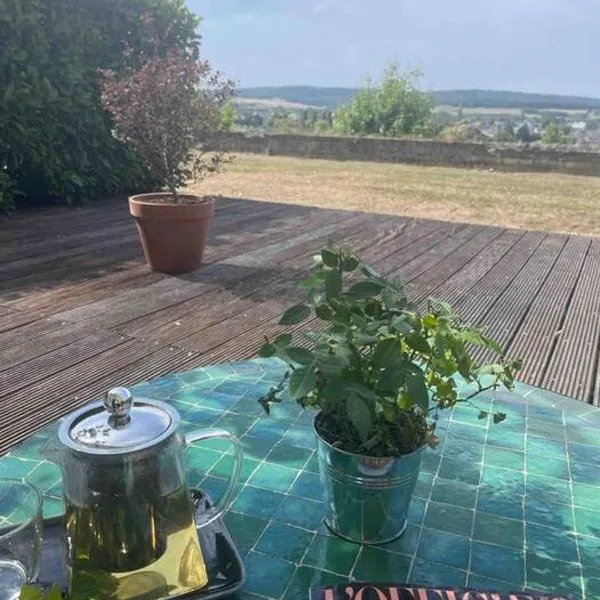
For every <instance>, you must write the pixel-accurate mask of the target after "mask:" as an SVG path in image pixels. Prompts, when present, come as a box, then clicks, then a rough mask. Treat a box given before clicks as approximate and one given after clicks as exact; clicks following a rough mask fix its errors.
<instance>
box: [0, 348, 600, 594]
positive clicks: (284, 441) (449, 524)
mask: <svg viewBox="0 0 600 600" xmlns="http://www.w3.org/2000/svg"><path fill="white" fill-rule="evenodd" d="M282 372H283V365H282V364H281V363H279V362H277V361H274V360H256V361H248V362H242V363H234V364H227V365H220V366H215V367H210V368H203V369H198V370H195V371H190V372H186V373H179V374H175V375H170V376H167V377H162V378H158V379H155V380H153V381H151V382H145V383H142V384H139V385H137V386H135V387H134V388H133V390H134V394H136V395H138V396H145V397H150V398H154V399H159V400H163V401H166V402H169V403H171V404H172V405H173V406H174V407H175V408H177V410H179V412H180V413H181V416H182V422H183V427H184V429H185V430H186V431H189V430H192V429H197V428H202V427H212V426H215V427H220V428H224V429H227V430H229V431H231V432H234V433H235V434H236V435H237V436H239V438H240V439H241V442H242V445H243V448H244V452H245V458H244V466H243V470H242V481H243V483H242V486H241V487H240V490H239V495H238V497H237V499H236V501H235V502H234V504H233V506H232V508H231V510H230V511H229V512H228V514H227V515H226V518H225V521H226V523H227V526H228V527H229V530H230V531H231V533H232V534H233V536H234V538H235V540H236V543H237V546H238V548H239V550H240V553H241V554H242V556H243V557H244V561H245V564H246V567H247V573H248V580H247V583H246V585H245V588H244V590H243V592H242V593H240V594H238V596H240V597H242V596H243V597H244V598H255V599H256V598H259V597H262V598H271V599H274V600H279V599H283V600H296V599H303V600H305V599H306V598H307V597H308V596H307V590H308V588H309V586H311V585H320V584H324V583H338V582H344V581H347V580H348V579H350V578H351V579H356V580H370V581H394V582H404V581H406V582H411V583H420V584H424V585H427V584H431V585H447V586H469V587H474V588H481V589H494V590H498V591H510V590H512V591H515V590H520V589H526V588H528V589H534V590H540V591H554V592H559V593H560V592H562V593H568V592H571V593H574V594H575V595H576V597H579V598H582V599H585V600H592V599H594V598H600V435H599V433H598V430H599V428H600V410H597V409H594V408H592V407H590V406H588V405H586V404H583V403H580V402H577V401H574V400H570V399H567V398H564V397H561V396H557V395H556V394H553V393H551V392H545V391H543V390H539V389H536V388H531V387H528V386H525V385H520V384H519V385H518V386H517V389H516V391H515V393H506V392H504V393H497V394H496V395H494V396H492V395H488V396H485V397H484V398H483V399H482V400H480V402H479V404H480V405H481V408H483V409H488V410H501V411H503V412H505V413H506V414H507V420H506V421H505V422H503V423H501V424H498V425H494V424H493V423H491V422H488V421H480V420H479V419H478V413H477V411H476V410H474V409H471V408H469V407H466V406H461V407H459V408H456V409H455V410H454V411H453V412H452V414H449V415H447V416H446V417H445V418H444V419H443V420H442V421H441V422H440V425H439V430H438V431H439V432H440V434H441V436H442V443H441V444H440V446H439V447H438V448H437V449H436V450H435V451H434V450H427V451H426V454H425V456H424V461H423V466H422V472H421V475H420V478H419V481H418V484H417V488H416V491H415V497H414V499H413V501H412V504H411V507H410V515H409V526H408V529H407V531H406V533H405V534H404V535H403V536H402V537H401V538H400V539H399V540H397V541H395V542H393V543H391V544H388V545H386V546H383V547H366V546H363V547H361V546H358V545H354V544H351V543H349V542H346V541H343V540H341V539H338V538H336V537H333V536H332V535H330V534H329V533H328V530H327V529H326V528H325V526H324V525H323V524H322V522H321V518H322V513H323V509H322V504H321V486H320V484H319V476H318V470H317V459H316V455H315V442H314V437H313V435H314V434H313V431H312V428H311V423H312V417H313V415H312V414H310V413H307V412H305V411H302V410H301V409H300V408H299V407H298V406H297V405H296V404H295V403H292V402H284V403H282V404H281V405H277V406H274V407H273V414H272V416H270V417H267V416H265V415H264V414H263V412H262V409H261V407H260V406H259V405H258V403H257V399H258V398H259V397H261V396H262V395H263V394H264V393H265V392H266V391H267V390H268V389H269V388H270V387H271V386H272V385H273V384H274V383H278V382H279V380H280V377H281V374H282ZM115 383H118V382H115ZM55 432H56V425H54V426H51V427H49V428H47V429H45V430H44V431H42V432H41V433H40V434H38V435H37V436H36V437H34V438H32V439H31V440H29V441H28V442H26V443H25V444H23V445H21V446H19V447H16V448H15V449H13V451H11V452H9V453H8V454H7V455H6V456H4V457H3V458H2V459H0V476H3V477H16V478H24V479H25V480H27V481H30V482H31V483H33V484H34V485H37V486H38V487H39V488H40V489H41V490H42V491H43V492H44V495H45V503H44V510H45V514H46V516H55V515H58V514H61V511H62V509H63V507H62V502H61V499H60V497H61V482H60V472H59V470H58V468H57V467H56V466H54V465H53V464H52V463H50V462H48V461H47V460H44V458H43V455H42V454H40V452H41V450H42V449H43V448H44V447H46V446H47V445H48V440H49V439H51V438H52V437H53V436H54V435H55ZM188 466H189V481H190V484H192V485H194V486H201V487H203V488H205V489H207V490H208V491H209V493H210V494H211V495H212V496H213V498H216V497H217V496H218V495H219V494H220V493H221V491H222V490H223V489H224V487H225V483H226V481H225V478H226V477H227V476H228V473H229V471H230V468H231V455H230V454H229V452H228V449H227V446H226V445H223V444H222V442H221V441H220V440H213V441H211V442H208V443H203V444H202V445H200V444H198V445H196V446H195V447H192V448H190V449H189V450H188ZM0 510H1V507H0Z"/></svg>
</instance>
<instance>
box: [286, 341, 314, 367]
mask: <svg viewBox="0 0 600 600" xmlns="http://www.w3.org/2000/svg"><path fill="white" fill-rule="evenodd" d="M286 352H287V355H288V357H289V358H290V360H291V361H292V362H295V363H298V364H299V365H311V364H312V363H313V362H314V360H315V355H314V354H313V353H312V352H311V351H310V350H307V349H306V348H297V347H295V346H290V347H289V348H286Z"/></svg>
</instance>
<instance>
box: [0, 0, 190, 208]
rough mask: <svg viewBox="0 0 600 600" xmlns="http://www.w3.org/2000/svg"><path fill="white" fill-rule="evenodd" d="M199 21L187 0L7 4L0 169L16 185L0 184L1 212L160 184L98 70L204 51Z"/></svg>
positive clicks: (0, 8) (1, 35)
mask: <svg viewBox="0 0 600 600" xmlns="http://www.w3.org/2000/svg"><path fill="white" fill-rule="evenodd" d="M148 13H149V14H152V15H154V22H153V28H154V29H159V30H160V31H161V32H162V34H163V38H162V39H163V40H164V47H163V48H156V46H155V44H154V32H153V31H150V30H149V27H148V24H147V23H146V22H145V21H144V18H143V15H144V14H148ZM197 25H198V19H197V18H196V17H194V16H193V15H192V14H191V13H190V12H189V11H188V10H187V9H186V8H185V5H184V2H183V0H52V2H47V1H45V0H4V2H2V3H0V132H1V133H0V136H1V138H0V169H1V170H2V173H3V175H2V179H3V181H4V180H7V181H10V182H11V185H10V186H6V185H5V184H4V183H2V184H0V185H1V186H2V187H1V188H0V189H1V190H2V192H1V194H0V211H7V210H10V209H11V208H12V206H13V204H15V203H16V206H17V208H18V207H19V206H22V205H25V204H47V203H65V204H70V203H76V202H81V201H84V200H88V199H95V198H103V197H108V196H113V195H116V194H119V193H125V192H129V191H132V190H135V189H141V188H148V187H149V186H151V185H152V183H153V182H152V179H151V177H150V175H149V173H148V171H147V170H146V169H145V168H144V166H143V165H142V164H141V162H140V161H139V158H138V157H137V156H136V155H135V153H133V152H131V151H130V150H129V149H128V148H126V147H125V146H124V145H123V144H122V143H121V142H119V141H118V140H116V139H115V138H114V137H113V136H112V133H111V124H110V118H109V116H108V115H107V114H106V113H105V112H104V111H103V110H102V107H101V105H100V91H99V86H98V69H99V68H112V69H114V70H116V71H117V72H119V71H121V70H123V69H124V68H126V67H127V66H135V65H136V64H140V63H141V62H143V60H145V58H146V57H147V56H148V55H149V54H151V53H155V52H163V53H166V52H167V51H168V49H170V48H183V49H190V48H192V49H193V48H196V47H197V44H198V39H197V35H196V33H195V30H196V27H197ZM126 48H129V49H130V52H129V53H125V54H124V52H123V51H124V50H125V49H126ZM16 190H20V191H21V192H22V194H21V195H15V193H14V192H15V191H16Z"/></svg>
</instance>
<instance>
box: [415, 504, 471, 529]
mask: <svg viewBox="0 0 600 600" xmlns="http://www.w3.org/2000/svg"><path fill="white" fill-rule="evenodd" d="M473 515H474V511H473V510H468V509H466V508H459V507H458V506H452V505H450V504H442V503H440V502H429V504H428V506H427V514H426V515H425V520H424V521H423V524H424V525H425V527H431V528H432V529H439V530H440V531H446V532H448V533H455V534H457V535H465V536H469V535H471V528H472V526H473Z"/></svg>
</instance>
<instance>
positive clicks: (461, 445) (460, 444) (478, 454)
mask: <svg viewBox="0 0 600 600" xmlns="http://www.w3.org/2000/svg"><path fill="white" fill-rule="evenodd" d="M484 449H485V446H484V445H483V444H475V443H473V442H468V443H467V444H465V441H464V440H451V439H448V441H447V442H446V444H445V445H444V458H454V459H456V460H457V461H460V462H462V463H463V464H464V463H466V464H473V463H481V461H482V460H483V453H484Z"/></svg>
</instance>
